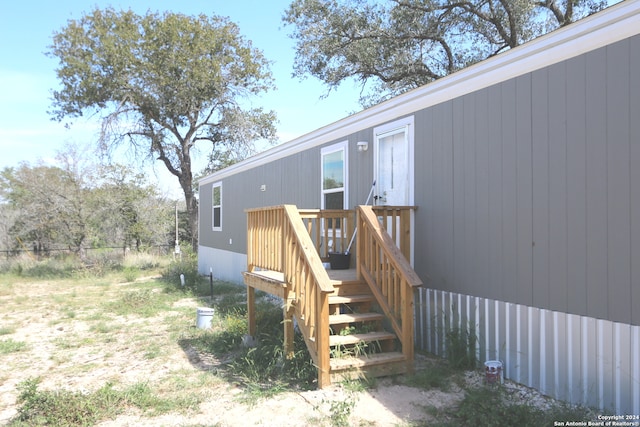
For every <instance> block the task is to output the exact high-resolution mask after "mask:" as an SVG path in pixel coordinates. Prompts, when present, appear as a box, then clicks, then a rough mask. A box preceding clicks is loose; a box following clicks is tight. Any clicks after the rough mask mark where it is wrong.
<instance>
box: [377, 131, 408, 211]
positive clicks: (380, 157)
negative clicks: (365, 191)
mask: <svg viewBox="0 0 640 427" xmlns="http://www.w3.org/2000/svg"><path fill="white" fill-rule="evenodd" d="M409 162H410V159H409V134H408V126H402V127H400V128H396V129H394V130H390V131H388V132H384V133H380V134H378V135H376V165H375V166H376V189H375V191H374V202H373V204H374V205H380V206H382V205H386V206H408V205H409V204H410V195H409V188H410V187H409V185H410V175H409V173H410V169H412V168H410V167H409Z"/></svg>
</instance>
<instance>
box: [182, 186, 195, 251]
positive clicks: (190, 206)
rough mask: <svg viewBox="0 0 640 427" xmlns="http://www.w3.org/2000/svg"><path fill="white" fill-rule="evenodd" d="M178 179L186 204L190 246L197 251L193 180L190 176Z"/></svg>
mask: <svg viewBox="0 0 640 427" xmlns="http://www.w3.org/2000/svg"><path fill="white" fill-rule="evenodd" d="M183 178H184V179H180V185H181V186H182V190H183V191H184V201H185V204H186V206H187V218H189V234H190V235H191V236H190V237H191V247H192V248H193V252H194V253H197V252H198V201H197V199H196V198H195V195H194V194H193V186H192V182H193V180H192V179H190V177H183Z"/></svg>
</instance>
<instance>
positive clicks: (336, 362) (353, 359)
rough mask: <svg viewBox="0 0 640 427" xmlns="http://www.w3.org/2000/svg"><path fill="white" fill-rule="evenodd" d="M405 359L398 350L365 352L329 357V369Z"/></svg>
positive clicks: (402, 360) (358, 366)
mask: <svg viewBox="0 0 640 427" xmlns="http://www.w3.org/2000/svg"><path fill="white" fill-rule="evenodd" d="M405 360H406V359H405V357H404V355H403V354H402V353H400V352H399V351H391V352H388V353H376V354H366V355H362V356H347V357H337V358H335V359H331V369H332V370H341V369H350V368H361V367H363V366H372V365H381V364H384V363H394V362H404V361H405Z"/></svg>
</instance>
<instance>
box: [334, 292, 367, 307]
mask: <svg viewBox="0 0 640 427" xmlns="http://www.w3.org/2000/svg"><path fill="white" fill-rule="evenodd" d="M373 299H374V298H373V295H370V294H369V295H365V294H360V295H342V296H339V295H330V296H329V304H330V305H331V304H357V303H363V302H373Z"/></svg>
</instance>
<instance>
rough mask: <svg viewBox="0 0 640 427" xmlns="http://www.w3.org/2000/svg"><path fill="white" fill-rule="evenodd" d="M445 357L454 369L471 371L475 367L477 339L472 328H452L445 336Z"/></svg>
mask: <svg viewBox="0 0 640 427" xmlns="http://www.w3.org/2000/svg"><path fill="white" fill-rule="evenodd" d="M445 340H446V349H447V351H446V357H447V360H448V361H449V363H450V365H451V367H452V368H454V369H459V370H473V369H476V367H477V359H476V344H477V341H478V339H477V337H476V336H475V333H474V332H473V328H471V327H469V328H466V329H463V328H453V329H451V330H449V331H447V333H446V334H445Z"/></svg>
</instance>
